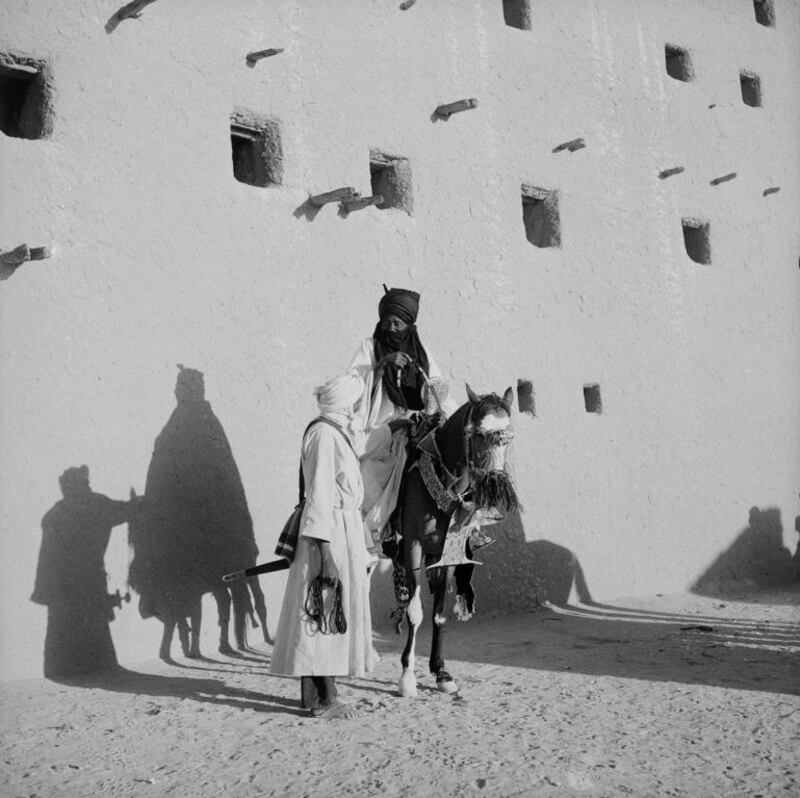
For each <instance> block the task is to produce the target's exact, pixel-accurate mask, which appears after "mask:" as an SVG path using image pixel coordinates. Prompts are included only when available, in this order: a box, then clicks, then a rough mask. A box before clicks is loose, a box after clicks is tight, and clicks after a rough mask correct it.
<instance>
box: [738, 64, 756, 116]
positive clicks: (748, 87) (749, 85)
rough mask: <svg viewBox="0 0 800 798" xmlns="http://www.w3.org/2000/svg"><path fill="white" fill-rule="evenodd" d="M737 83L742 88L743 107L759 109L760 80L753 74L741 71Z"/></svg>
mask: <svg viewBox="0 0 800 798" xmlns="http://www.w3.org/2000/svg"><path fill="white" fill-rule="evenodd" d="M739 83H740V84H741V86H742V100H743V101H744V104H745V105H750V106H752V107H753V108H760V107H761V78H759V77H758V75H756V74H755V72H746V71H744V70H742V71H741V72H740V73H739Z"/></svg>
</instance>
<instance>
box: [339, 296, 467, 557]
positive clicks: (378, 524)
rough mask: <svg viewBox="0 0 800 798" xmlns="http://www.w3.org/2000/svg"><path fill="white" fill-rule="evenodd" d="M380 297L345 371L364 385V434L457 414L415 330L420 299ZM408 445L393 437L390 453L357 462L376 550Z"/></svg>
mask: <svg viewBox="0 0 800 798" xmlns="http://www.w3.org/2000/svg"><path fill="white" fill-rule="evenodd" d="M384 291H385V293H384V295H383V297H381V300H380V302H379V303H378V323H377V324H376V325H375V330H374V332H373V334H372V336H371V337H369V338H365V339H364V340H363V341H362V342H361V345H360V346H359V348H358V351H357V352H356V354H355V356H354V357H353V359H352V361H351V362H350V367H349V368H350V369H351V370H354V371H356V372H357V373H358V374H359V375H360V376H361V377H362V379H363V380H364V392H363V394H362V397H361V404H360V406H359V409H358V416H359V419H360V422H361V424H362V425H363V428H364V431H365V432H366V433H369V432H371V431H372V430H373V429H375V428H376V427H378V426H380V425H381V424H384V423H385V422H387V421H389V420H391V419H394V418H408V417H412V416H413V417H415V418H419V417H420V414H423V415H426V416H428V417H429V418H430V417H431V416H435V414H436V413H438V412H441V413H442V414H443V416H447V415H449V414H450V413H451V412H453V410H455V409H456V404H455V403H454V402H453V401H452V400H449V399H448V398H447V383H445V381H444V379H443V378H442V373H441V370H440V369H439V366H438V365H437V363H436V361H435V360H434V359H433V356H432V355H431V353H430V351H429V350H428V349H427V348H426V347H425V346H424V345H423V344H422V341H421V340H420V336H419V332H418V330H417V326H416V321H417V315H418V313H419V299H420V295H419V294H418V293H417V292H416V291H410V290H407V289H403V288H386V286H384ZM441 420H443V418H442V419H441ZM428 423H429V424H430V423H431V422H430V421H429V422H428ZM432 423H434V424H435V423H436V421H435V420H434V421H433V422H432ZM412 434H413V433H412ZM407 444H408V434H407V433H406V432H405V431H401V432H397V433H395V434H394V435H393V437H392V441H391V444H390V446H389V447H387V448H384V449H382V450H377V451H374V452H372V453H370V454H368V455H367V456H365V457H362V458H361V474H362V477H363V480H364V504H363V509H362V512H363V515H364V521H365V523H366V525H367V529H368V530H369V532H370V535H371V536H372V539H373V541H374V543H375V545H376V547H378V548H380V546H381V543H382V542H383V541H386V540H387V539H388V540H391V538H392V534H391V532H390V530H389V529H388V528H387V527H388V524H389V520H390V517H391V515H392V513H393V511H394V509H395V507H396V505H397V499H398V495H399V491H400V482H401V479H402V475H403V470H404V467H405V464H406V458H407Z"/></svg>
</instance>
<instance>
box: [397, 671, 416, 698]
mask: <svg viewBox="0 0 800 798" xmlns="http://www.w3.org/2000/svg"><path fill="white" fill-rule="evenodd" d="M397 695H399V696H400V698H416V697H417V683H416V681H415V680H414V679H413V678H412V679H406V678H405V677H403V676H401V677H400V681H399V682H398V683H397Z"/></svg>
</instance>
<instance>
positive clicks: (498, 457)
mask: <svg viewBox="0 0 800 798" xmlns="http://www.w3.org/2000/svg"><path fill="white" fill-rule="evenodd" d="M513 397H514V394H513V391H512V390H511V388H510V387H509V388H508V390H506V392H505V393H504V394H503V396H502V397H500V396H498V395H497V394H496V393H490V394H484V395H483V396H479V395H478V394H476V393H475V392H474V391H473V390H472V388H470V387H469V385H467V398H468V400H469V401H468V402H467V403H466V404H465V405H464V406H463V407H461V408H460V409H459V410H458V411H456V413H455V414H454V415H453V417H452V418H451V419H450V420H451V421H453V422H455V423H456V424H458V425H459V426H460V427H461V430H462V435H463V447H464V448H463V455H462V458H461V462H462V463H463V464H464V465H466V467H467V470H468V472H469V481H470V489H471V491H472V494H473V501H474V502H475V504H476V506H478V507H487V508H488V507H494V508H497V509H498V510H501V511H505V512H510V511H513V510H516V509H518V508H519V500H518V499H517V494H516V491H515V490H514V484H513V482H512V481H511V477H510V476H509V475H508V472H507V470H506V457H507V454H508V446H509V444H510V443H511V441H512V440H513V438H514V431H513V429H512V428H511V402H512V400H513Z"/></svg>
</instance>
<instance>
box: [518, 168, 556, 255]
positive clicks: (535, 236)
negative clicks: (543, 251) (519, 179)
mask: <svg viewBox="0 0 800 798" xmlns="http://www.w3.org/2000/svg"><path fill="white" fill-rule="evenodd" d="M522 222H523V224H524V225H525V237H526V238H527V239H528V241H530V243H531V244H533V245H534V246H535V247H560V246H561V218H560V216H559V212H558V191H554V190H553V191H551V190H549V189H545V188H539V187H537V186H531V185H527V184H525V183H523V184H522Z"/></svg>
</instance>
